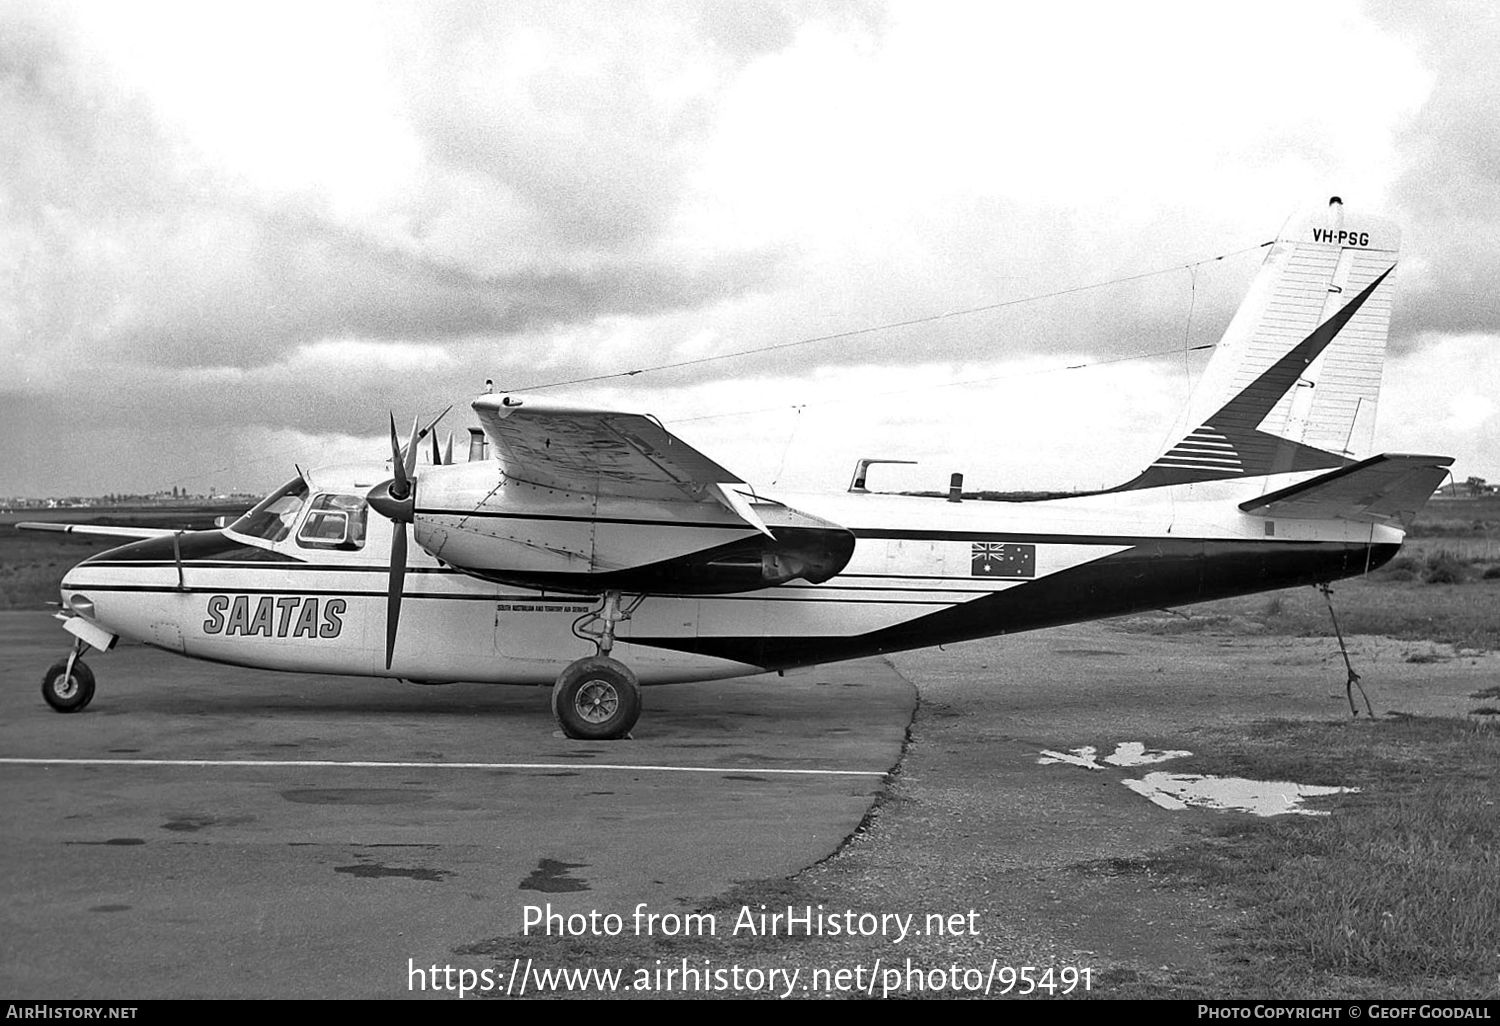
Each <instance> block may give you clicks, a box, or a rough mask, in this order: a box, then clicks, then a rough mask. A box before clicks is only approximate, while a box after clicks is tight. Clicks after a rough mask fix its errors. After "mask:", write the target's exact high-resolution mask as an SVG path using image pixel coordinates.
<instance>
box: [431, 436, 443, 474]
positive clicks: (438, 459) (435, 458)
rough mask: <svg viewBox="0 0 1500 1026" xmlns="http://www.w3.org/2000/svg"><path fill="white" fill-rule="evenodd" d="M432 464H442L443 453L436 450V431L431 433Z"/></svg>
mask: <svg viewBox="0 0 1500 1026" xmlns="http://www.w3.org/2000/svg"><path fill="white" fill-rule="evenodd" d="M432 465H433V466H434V467H441V466H442V465H443V454H442V453H440V452H438V441H437V432H436V431H434V432H433V433H432Z"/></svg>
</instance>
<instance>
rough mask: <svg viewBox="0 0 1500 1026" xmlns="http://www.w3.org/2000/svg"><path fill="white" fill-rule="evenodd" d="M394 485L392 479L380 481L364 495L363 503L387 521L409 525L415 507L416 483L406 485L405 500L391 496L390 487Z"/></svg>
mask: <svg viewBox="0 0 1500 1026" xmlns="http://www.w3.org/2000/svg"><path fill="white" fill-rule="evenodd" d="M396 483H397V482H396V481H395V480H394V479H392V480H390V481H382V482H381V483H380V484H378V485H376V486H375V487H374V488H371V489H370V490H369V492H368V493H366V495H365V501H366V502H368V503H369V504H370V508H371V509H373V510H374V511H375V512H376V513H379V514H380V515H381V516H383V517H385V518H386V519H387V520H393V521H395V522H396V523H398V524H409V523H411V521H412V515H413V511H414V510H415V509H416V506H417V489H416V482H414V481H413V482H410V483H408V484H407V485H406V492H407V494H406V497H405V498H397V497H396V496H394V495H392V494H391V486H392V485H394V484H396Z"/></svg>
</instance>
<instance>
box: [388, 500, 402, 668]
mask: <svg viewBox="0 0 1500 1026" xmlns="http://www.w3.org/2000/svg"><path fill="white" fill-rule="evenodd" d="M391 527H392V530H391V582H390V591H389V592H388V593H387V594H386V598H385V668H386V669H387V670H389V669H390V668H391V656H393V655H394V654H395V652H396V629H397V628H398V627H399V626H400V625H401V589H402V587H403V586H404V585H405V583H406V525H405V524H401V523H397V524H392V525H391Z"/></svg>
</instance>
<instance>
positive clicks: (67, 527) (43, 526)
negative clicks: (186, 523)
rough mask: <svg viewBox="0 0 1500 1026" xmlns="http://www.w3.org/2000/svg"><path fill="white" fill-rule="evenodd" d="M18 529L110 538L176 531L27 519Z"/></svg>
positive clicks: (153, 536) (172, 532)
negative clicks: (96, 535) (43, 521)
mask: <svg viewBox="0 0 1500 1026" xmlns="http://www.w3.org/2000/svg"><path fill="white" fill-rule="evenodd" d="M16 530H18V531H58V532H60V533H62V534H99V535H105V536H108V537H111V538H167V537H170V536H171V535H174V534H177V533H178V532H176V531H172V530H168V529H166V528H163V527H106V526H105V525H103V524H56V523H42V522H39V521H27V522H26V523H24V524H17V525H16Z"/></svg>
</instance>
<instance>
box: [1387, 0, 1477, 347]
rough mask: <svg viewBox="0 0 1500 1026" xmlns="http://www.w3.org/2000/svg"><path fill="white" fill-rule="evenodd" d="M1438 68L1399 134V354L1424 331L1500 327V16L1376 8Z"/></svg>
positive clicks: (1455, 6)
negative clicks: (1499, 241) (1404, 264)
mask: <svg viewBox="0 0 1500 1026" xmlns="http://www.w3.org/2000/svg"><path fill="white" fill-rule="evenodd" d="M1370 11H1371V13H1372V15H1374V16H1375V17H1376V18H1377V19H1379V20H1380V21H1381V22H1383V23H1384V24H1386V25H1389V26H1391V28H1392V29H1393V30H1395V31H1398V32H1400V33H1401V35H1402V37H1403V38H1404V39H1406V40H1407V41H1408V42H1409V43H1410V44H1411V45H1412V46H1413V47H1414V48H1415V49H1416V50H1417V52H1418V53H1419V55H1420V57H1421V59H1422V60H1423V62H1424V63H1425V64H1426V65H1427V66H1428V67H1429V68H1430V69H1432V73H1433V85H1432V89H1431V92H1430V94H1429V96H1428V98H1427V101H1426V102H1425V103H1424V104H1423V105H1422V107H1421V109H1420V110H1418V111H1417V112H1416V113H1415V114H1414V116H1412V117H1411V118H1410V119H1409V120H1408V121H1407V122H1406V123H1405V124H1404V125H1403V126H1402V127H1401V129H1400V131H1399V133H1398V136H1397V140H1398V144H1399V146H1400V148H1401V151H1402V153H1403V154H1404V155H1405V168H1404V170H1403V172H1402V174H1401V176H1400V178H1399V179H1398V181H1397V182H1396V184H1395V187H1394V190H1393V198H1394V200H1395V203H1396V205H1397V207H1398V210H1399V211H1400V214H1401V219H1402V221H1403V224H1404V227H1405V231H1406V238H1405V248H1406V250H1407V251H1408V253H1411V254H1413V255H1415V257H1416V259H1415V260H1413V261H1410V262H1409V264H1408V267H1409V268H1410V273H1408V272H1406V271H1403V282H1402V287H1403V291H1404V293H1405V294H1404V295H1403V296H1402V297H1401V300H1400V302H1399V303H1398V304H1397V305H1396V309H1395V314H1394V317H1393V323H1392V332H1393V335H1394V336H1395V339H1396V341H1397V343H1398V345H1399V347H1400V348H1403V349H1404V348H1406V347H1407V346H1408V345H1410V344H1411V343H1412V342H1413V341H1414V340H1416V339H1418V338H1420V337H1421V336H1422V334H1423V333H1425V332H1431V331H1442V332H1458V333H1464V332H1489V333H1494V332H1496V331H1500V293H1497V291H1496V289H1495V287H1494V282H1495V280H1496V278H1497V277H1500V252H1497V251H1496V249H1495V246H1494V239H1495V238H1496V237H1497V236H1500V123H1497V121H1496V119H1495V117H1494V116H1493V113H1494V111H1496V110H1497V109H1500V79H1497V77H1496V75H1495V70H1494V69H1495V62H1496V61H1497V60H1500V10H1497V9H1496V8H1495V7H1494V5H1492V4H1487V3H1464V2H1449V3H1443V4H1420V5H1414V4H1408V3H1372V4H1371V5H1370Z"/></svg>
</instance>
